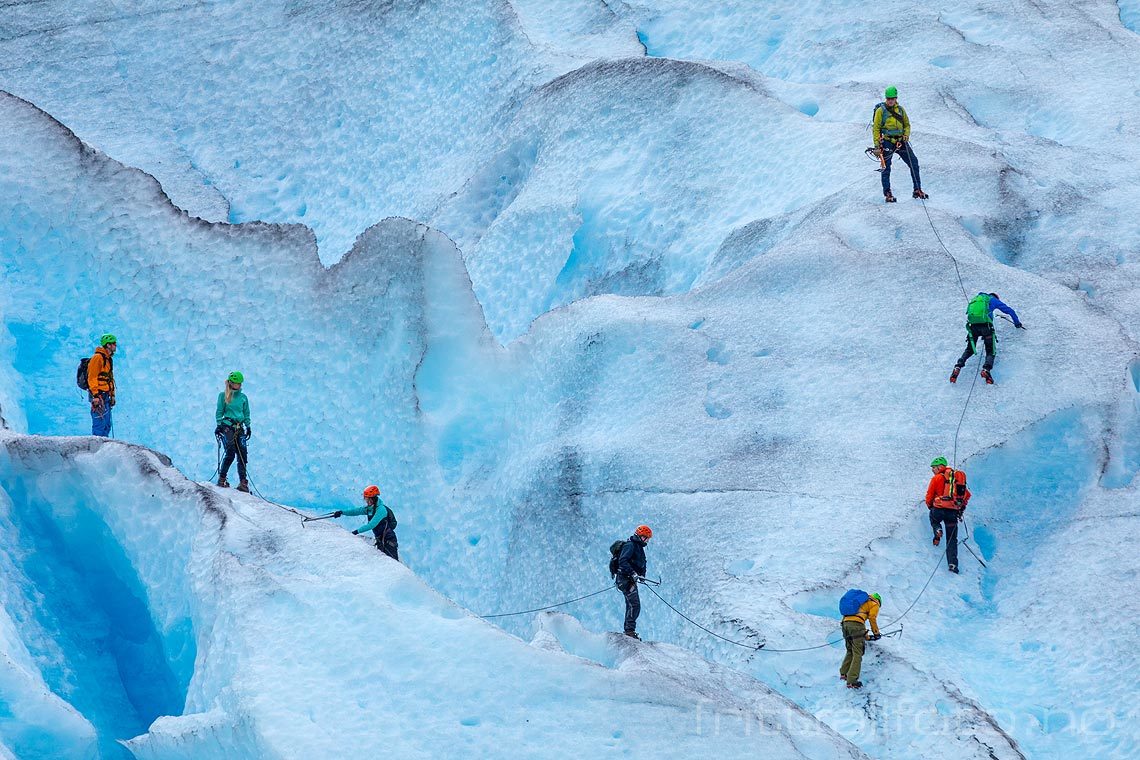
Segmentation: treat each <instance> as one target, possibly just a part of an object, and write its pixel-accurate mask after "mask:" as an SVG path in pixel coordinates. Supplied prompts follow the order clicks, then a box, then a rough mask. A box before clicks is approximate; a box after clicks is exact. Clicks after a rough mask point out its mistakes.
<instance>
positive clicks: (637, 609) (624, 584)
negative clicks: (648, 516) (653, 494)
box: [611, 525, 653, 639]
mask: <svg viewBox="0 0 1140 760" xmlns="http://www.w3.org/2000/svg"><path fill="white" fill-rule="evenodd" d="M651 538H653V530H652V529H651V528H650V527H649V526H648V525H638V526H637V529H636V530H635V531H634V532H633V535H632V536H630V537H629V540H628V541H626V542H625V543H624V544H622V547H621V550H620V552H619V553H618V555H617V563H616V567H615V568H614V569H615V570H616V571H617V572H616V574H615V585H616V586H617V588H618V591H620V592H621V593H622V595H623V596H624V597H625V626H624V630H625V635H626V636H629V637H630V638H632V639H640V638H641V637H640V636H638V635H637V617H638V615H640V614H641V597H640V596H639V595H638V592H637V579H638V578H639V577H640V578H643V577H645V546H646V544H648V543H649V539H651ZM612 551H613V549H612V548H611V552H612Z"/></svg>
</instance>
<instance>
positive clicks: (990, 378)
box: [982, 369, 994, 385]
mask: <svg viewBox="0 0 1140 760" xmlns="http://www.w3.org/2000/svg"><path fill="white" fill-rule="evenodd" d="M982 377H983V378H985V381H986V385H993V384H994V377H993V375H991V374H990V371H989V370H988V369H983V370H982Z"/></svg>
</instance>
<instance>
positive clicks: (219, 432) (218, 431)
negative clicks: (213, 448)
mask: <svg viewBox="0 0 1140 760" xmlns="http://www.w3.org/2000/svg"><path fill="white" fill-rule="evenodd" d="M214 437H215V438H225V437H226V427H225V425H218V426H217V427H215V428H214Z"/></svg>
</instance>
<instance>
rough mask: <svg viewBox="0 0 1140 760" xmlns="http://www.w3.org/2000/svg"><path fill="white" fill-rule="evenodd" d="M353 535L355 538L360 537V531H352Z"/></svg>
mask: <svg viewBox="0 0 1140 760" xmlns="http://www.w3.org/2000/svg"><path fill="white" fill-rule="evenodd" d="M352 535H354V536H359V535H360V531H358V530H354V531H352Z"/></svg>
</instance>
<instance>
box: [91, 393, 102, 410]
mask: <svg viewBox="0 0 1140 760" xmlns="http://www.w3.org/2000/svg"><path fill="white" fill-rule="evenodd" d="M91 411H93V412H95V413H96V414H102V413H103V397H102V396H94V397H92V399H91Z"/></svg>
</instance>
